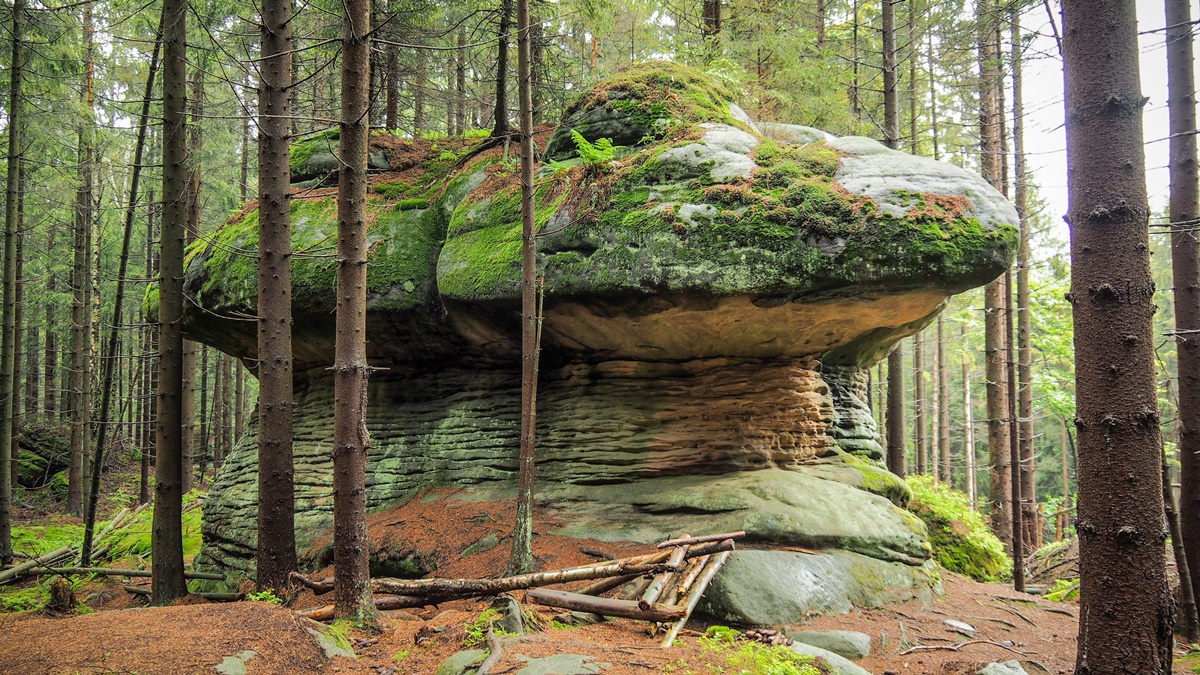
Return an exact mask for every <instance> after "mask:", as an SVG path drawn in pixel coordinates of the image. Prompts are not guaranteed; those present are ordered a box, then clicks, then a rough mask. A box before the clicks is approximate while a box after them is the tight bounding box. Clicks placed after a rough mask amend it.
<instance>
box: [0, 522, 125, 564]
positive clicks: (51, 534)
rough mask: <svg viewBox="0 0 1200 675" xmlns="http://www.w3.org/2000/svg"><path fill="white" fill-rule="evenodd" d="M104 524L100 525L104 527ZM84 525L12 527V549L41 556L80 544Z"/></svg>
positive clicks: (101, 527)
mask: <svg viewBox="0 0 1200 675" xmlns="http://www.w3.org/2000/svg"><path fill="white" fill-rule="evenodd" d="M103 527H104V525H103V524H101V525H100V529H103ZM82 541H83V527H82V526H80V525H75V524H73V523H63V524H57V525H20V526H17V527H14V528H12V549H13V551H15V552H17V553H24V554H27V555H31V556H35V557H36V556H39V555H42V554H44V553H49V552H51V551H54V550H57V549H60V548H62V547H64V546H78V545H79V544H80V542H82Z"/></svg>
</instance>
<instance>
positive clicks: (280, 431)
mask: <svg viewBox="0 0 1200 675" xmlns="http://www.w3.org/2000/svg"><path fill="white" fill-rule="evenodd" d="M357 1H358V2H360V3H363V4H365V3H366V2H367V0H357ZM291 22H292V3H291V0H266V2H264V3H263V5H262V25H261V48H260V49H261V55H262V61H263V67H262V70H261V75H260V78H261V79H260V80H259V90H258V104H259V121H258V128H259V132H258V194H259V200H258V212H259V217H258V242H259V243H258V316H259V318H258V355H259V358H258V381H259V390H258V396H259V407H258V548H257V553H256V564H257V578H256V582H255V583H256V585H257V587H258V588H259V589H260V590H261V589H268V588H269V589H275V590H277V591H283V590H284V589H286V588H287V585H288V574H290V573H291V572H293V571H295V570H297V569H299V567H298V563H297V561H296V535H295V522H294V521H295V509H296V506H295V496H294V494H295V475H294V472H295V469H294V464H293V459H292V416H293V407H292V404H293V400H292V268H291V260H292V235H291V196H290V193H291V174H290V172H289V169H288V166H289V165H288V140H289V137H288V125H287V122H286V120H287V119H288V118H290V117H291V112H292V109H291V104H292V101H291V99H290V96H289V95H288V92H289V91H291V90H292V89H293V87H292V80H291V76H292V72H293V69H292V55H291V53H290V52H289V50H290V45H291V43H292V33H291ZM363 98H364V99H365V98H366V94H365V92H364V93H363ZM362 104H363V108H362V113H363V114H364V115H365V114H366V101H365V100H364V101H362ZM360 122H361V123H362V124H363V125H365V124H366V120H365V119H363V120H360ZM345 141H346V138H345V137H344V136H343V137H342V143H343V147H345ZM340 287H341V286H340V285H339V288H340ZM239 425H240V422H239Z"/></svg>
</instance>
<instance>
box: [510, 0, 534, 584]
mask: <svg viewBox="0 0 1200 675" xmlns="http://www.w3.org/2000/svg"><path fill="white" fill-rule="evenodd" d="M517 31H518V33H517V91H518V98H519V108H520V113H519V114H520V118H521V119H520V124H521V451H520V452H521V454H520V459H519V465H518V466H519V484H518V488H517V516H516V524H515V526H514V528H513V543H512V553H511V555H510V556H509V559H508V574H510V575H512V574H524V573H526V572H529V571H530V570H532V568H533V488H534V460H535V452H534V448H535V443H534V439H535V436H536V431H537V378H538V347H539V345H538V333H539V330H538V328H539V326H538V323H539V320H540V317H539V316H538V312H537V269H536V268H537V240H536V239H535V234H536V232H535V229H536V225H535V222H534V217H535V214H534V202H533V189H534V185H533V164H534V156H533V92H532V86H531V82H530V72H531V68H532V66H531V62H532V58H533V57H532V50H531V45H530V41H531V40H530V38H531V37H532V36H531V35H530V33H531V31H532V27H531V24H530V21H529V0H517Z"/></svg>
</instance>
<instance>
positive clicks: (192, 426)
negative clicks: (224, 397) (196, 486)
mask: <svg viewBox="0 0 1200 675" xmlns="http://www.w3.org/2000/svg"><path fill="white" fill-rule="evenodd" d="M204 68H205V64H204V62H203V61H202V62H201V63H199V64H197V66H196V68H195V69H194V70H193V71H192V97H191V100H190V101H189V103H190V104H191V116H192V125H191V128H190V129H189V145H190V146H191V147H190V150H189V152H190V154H191V164H190V166H189V170H188V183H189V187H188V197H187V201H188V206H187V234H186V237H185V239H184V248H185V250H186V248H187V247H188V246H191V245H192V242H194V241H196V239H197V238H199V237H200V184H201V179H200V176H201V173H202V167H201V166H200V159H199V158H200V151H201V150H202V149H203V146H204V133H203V126H202V122H203V118H204ZM184 271H185V272H186V271H187V270H184ZM199 351H200V345H199V343H196V342H193V341H191V340H186V339H185V340H184V341H183V492H184V494H187V493H188V492H191V491H192V477H193V474H194V473H195V471H196V435H197V434H196V355H197V353H199ZM202 395H203V392H202ZM200 417H201V419H202V420H203V417H204V414H203V411H201V415H200ZM200 431H201V433H200V434H199V435H200V442H201V443H203V442H204V433H203V431H204V430H203V429H201V430H200Z"/></svg>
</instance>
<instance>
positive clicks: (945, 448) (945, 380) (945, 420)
mask: <svg viewBox="0 0 1200 675" xmlns="http://www.w3.org/2000/svg"><path fill="white" fill-rule="evenodd" d="M937 335H938V357H937V371H938V379H937V381H938V391H939V395H938V424H937V433H938V445H939V446H940V447H941V449H942V480H944V481H946V483H947V484H948V485H951V486H953V485H954V471H953V468H952V464H951V461H950V371H949V370H948V369H947V367H946V320H945V318H944V317H943V316H942V315H941V314H939V315H938V319H937Z"/></svg>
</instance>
